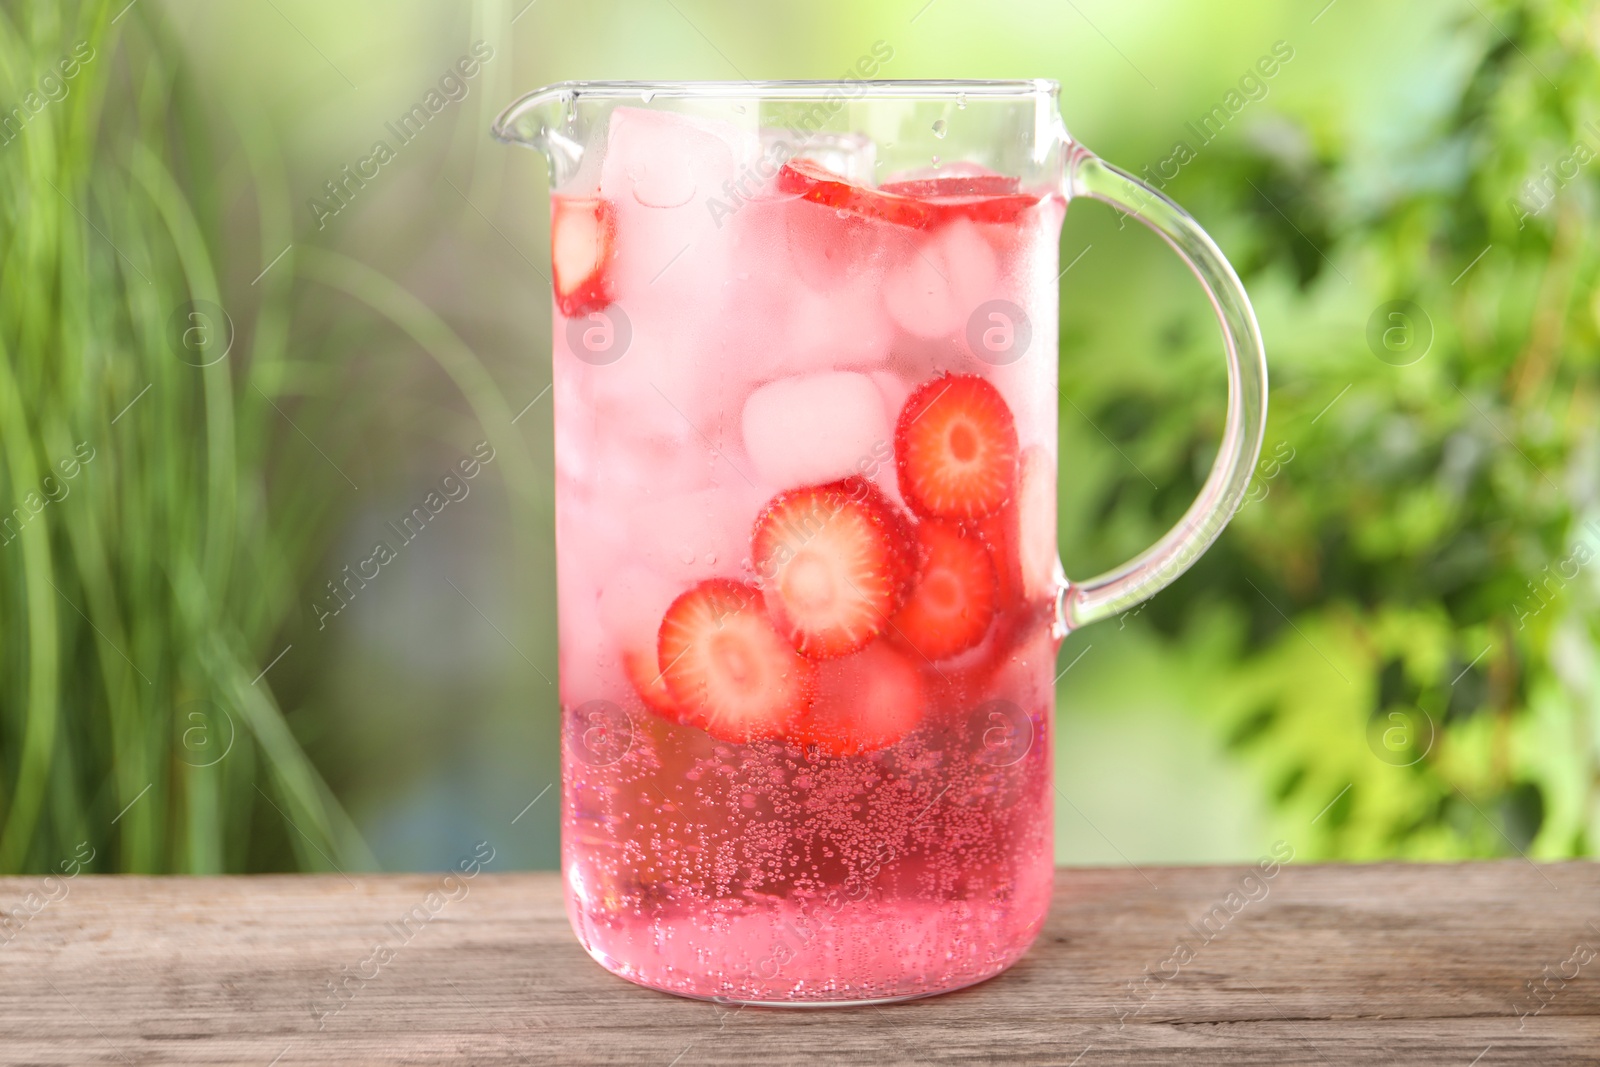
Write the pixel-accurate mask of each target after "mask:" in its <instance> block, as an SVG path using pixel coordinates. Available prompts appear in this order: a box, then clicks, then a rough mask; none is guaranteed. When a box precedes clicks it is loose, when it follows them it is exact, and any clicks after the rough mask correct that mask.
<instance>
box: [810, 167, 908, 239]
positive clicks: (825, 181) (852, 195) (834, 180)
mask: <svg viewBox="0 0 1600 1067" xmlns="http://www.w3.org/2000/svg"><path fill="white" fill-rule="evenodd" d="M778 189H779V191H780V192H785V193H798V194H799V195H800V197H801V199H804V200H809V201H811V202H812V203H813V204H821V205H823V206H824V207H831V208H834V209H836V210H839V211H846V212H849V213H850V214H852V215H861V216H864V217H866V218H874V219H882V220H884V221H885V222H892V223H895V224H896V225H899V226H909V227H911V228H912V229H917V230H925V229H927V228H928V227H929V226H931V225H932V224H933V222H934V213H933V211H932V210H931V209H930V208H929V207H928V205H926V204H924V203H923V202H922V201H920V200H918V199H916V198H915V197H910V196H896V195H895V194H893V193H884V192H880V191H878V190H876V189H869V188H868V187H866V186H865V185H856V184H855V183H853V182H849V181H846V180H845V179H844V178H842V177H841V176H839V175H837V174H835V173H834V172H833V171H831V170H829V169H828V168H826V167H824V166H823V165H822V164H820V163H818V162H816V161H815V160H810V159H798V158H797V159H791V160H789V161H788V162H787V163H785V164H784V165H783V166H782V167H780V168H778Z"/></svg>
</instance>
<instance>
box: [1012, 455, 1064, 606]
mask: <svg viewBox="0 0 1600 1067" xmlns="http://www.w3.org/2000/svg"><path fill="white" fill-rule="evenodd" d="M1016 503H1017V519H1016V522H1017V527H1016V532H1017V562H1018V565H1019V569H1020V571H1021V573H1022V595H1023V596H1024V597H1025V598H1026V599H1027V600H1029V601H1036V600H1041V599H1046V598H1054V597H1055V595H1056V581H1057V578H1056V566H1057V564H1056V464H1055V460H1053V459H1052V458H1051V457H1050V453H1049V452H1048V451H1047V450H1045V449H1044V448H1043V447H1042V446H1040V445H1029V446H1028V447H1027V448H1025V449H1023V450H1022V457H1021V458H1020V459H1019V460H1018V462H1017V502H1016Z"/></svg>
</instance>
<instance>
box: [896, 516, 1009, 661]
mask: <svg viewBox="0 0 1600 1067" xmlns="http://www.w3.org/2000/svg"><path fill="white" fill-rule="evenodd" d="M917 543H918V545H919V547H920V549H921V552H922V557H923V563H922V572H921V574H920V575H919V576H918V579H917V584H916V586H915V587H914V588H913V589H912V590H911V596H910V598H908V599H907V600H906V604H905V607H903V608H901V609H900V613H899V614H898V615H896V616H895V617H894V623H893V626H894V633H895V634H896V635H897V636H898V637H899V638H900V639H901V640H903V641H904V642H905V643H906V644H908V645H910V646H911V647H912V649H914V650H915V651H916V652H917V653H919V654H920V655H921V656H923V657H924V658H925V659H928V660H941V659H946V658H948V657H950V656H954V655H956V654H958V653H961V652H965V651H966V650H967V649H969V648H972V647H973V646H974V645H976V644H978V643H979V642H980V641H982V640H983V636H984V634H986V633H988V632H989V624H990V623H991V622H992V621H994V616H995V604H996V600H997V599H998V588H997V582H996V579H995V571H994V564H993V562H991V561H990V559H989V550H988V549H987V548H985V547H984V545H983V542H982V541H980V540H979V539H978V538H977V537H976V536H974V535H971V534H968V533H965V532H964V531H963V530H962V529H961V527H959V526H957V525H956V524H955V523H952V522H942V521H940V520H938V519H929V520H927V521H926V522H924V523H922V525H920V526H918V527H917Z"/></svg>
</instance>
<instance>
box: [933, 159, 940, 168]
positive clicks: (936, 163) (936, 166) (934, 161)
mask: <svg viewBox="0 0 1600 1067" xmlns="http://www.w3.org/2000/svg"><path fill="white" fill-rule="evenodd" d="M939 162H940V161H939V157H938V156H934V157H933V169H934V170H938V169H939Z"/></svg>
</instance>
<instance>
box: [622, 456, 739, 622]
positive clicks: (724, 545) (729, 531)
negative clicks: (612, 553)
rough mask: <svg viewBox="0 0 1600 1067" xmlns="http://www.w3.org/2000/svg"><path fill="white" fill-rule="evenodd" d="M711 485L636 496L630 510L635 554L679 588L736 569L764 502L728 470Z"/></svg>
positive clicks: (724, 575) (632, 548) (732, 573)
mask: <svg viewBox="0 0 1600 1067" xmlns="http://www.w3.org/2000/svg"><path fill="white" fill-rule="evenodd" d="M723 473H725V474H727V475H728V477H727V479H725V480H720V481H719V483H718V484H716V485H713V486H712V487H711V488H709V489H702V490H699V491H698V492H694V493H677V494H673V495H671V496H663V497H659V498H656V499H648V498H645V499H640V500H638V501H636V502H635V503H634V504H633V506H632V507H631V508H630V509H629V526H630V531H631V532H630V536H629V544H630V548H631V551H632V553H633V555H634V558H635V559H636V560H637V561H638V562H639V563H640V564H641V565H643V566H646V567H649V568H650V569H651V570H652V571H654V572H655V573H656V574H658V575H661V576H662V577H663V578H665V579H667V580H668V581H670V582H674V583H677V585H678V592H682V591H683V590H685V589H687V588H689V586H690V585H692V584H694V583H695V582H698V581H700V580H702V579H705V578H714V577H718V576H722V577H727V576H729V575H737V574H739V573H740V565H741V563H742V561H743V560H744V559H745V557H747V556H749V555H750V531H751V530H752V529H753V528H754V527H755V522H756V515H757V514H758V513H759V512H760V510H761V505H762V504H763V503H765V502H766V495H765V493H764V492H762V491H761V490H758V489H756V488H754V487H753V486H751V485H749V484H746V483H745V482H744V481H743V480H742V479H741V478H740V477H739V476H738V475H737V474H734V473H733V472H732V471H726V470H725V471H724V472H723Z"/></svg>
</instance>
